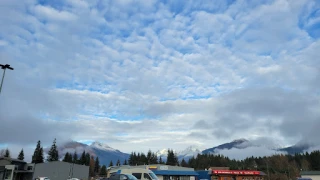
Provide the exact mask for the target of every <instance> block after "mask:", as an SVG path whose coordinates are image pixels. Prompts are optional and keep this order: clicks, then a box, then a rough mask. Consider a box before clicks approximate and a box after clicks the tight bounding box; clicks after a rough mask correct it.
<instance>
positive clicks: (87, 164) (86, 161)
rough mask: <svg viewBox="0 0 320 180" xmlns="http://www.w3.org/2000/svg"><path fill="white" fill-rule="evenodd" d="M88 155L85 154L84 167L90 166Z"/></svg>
mask: <svg viewBox="0 0 320 180" xmlns="http://www.w3.org/2000/svg"><path fill="white" fill-rule="evenodd" d="M90 159H91V158H90V154H89V153H86V157H85V163H84V164H85V165H86V166H89V165H90Z"/></svg>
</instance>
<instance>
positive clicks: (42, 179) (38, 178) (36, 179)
mask: <svg viewBox="0 0 320 180" xmlns="http://www.w3.org/2000/svg"><path fill="white" fill-rule="evenodd" d="M35 180H50V179H49V178H48V177H37V178H35Z"/></svg>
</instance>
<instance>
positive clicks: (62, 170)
mask: <svg viewBox="0 0 320 180" xmlns="http://www.w3.org/2000/svg"><path fill="white" fill-rule="evenodd" d="M41 176H42V177H48V178H50V180H62V179H68V178H69V177H75V178H79V179H83V180H87V179H88V178H89V166H84V165H77V164H72V163H66V162H61V161H56V162H48V163H40V164H36V165H35V167H34V173H33V179H34V178H36V177H41Z"/></svg>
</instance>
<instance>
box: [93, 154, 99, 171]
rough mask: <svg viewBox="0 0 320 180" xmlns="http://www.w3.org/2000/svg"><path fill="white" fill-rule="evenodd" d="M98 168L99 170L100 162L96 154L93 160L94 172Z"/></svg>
mask: <svg viewBox="0 0 320 180" xmlns="http://www.w3.org/2000/svg"><path fill="white" fill-rule="evenodd" d="M99 170H100V162H99V158H98V156H97V157H96V160H95V164H94V172H95V173H96V174H98V173H99Z"/></svg>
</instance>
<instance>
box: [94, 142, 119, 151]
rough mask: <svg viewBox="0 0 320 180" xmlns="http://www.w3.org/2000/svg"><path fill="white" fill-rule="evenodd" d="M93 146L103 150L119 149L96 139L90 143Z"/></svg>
mask: <svg viewBox="0 0 320 180" xmlns="http://www.w3.org/2000/svg"><path fill="white" fill-rule="evenodd" d="M90 147H91V148H95V149H99V150H103V151H118V150H117V149H114V148H112V147H110V146H108V145H107V144H103V143H101V142H98V141H95V142H93V143H92V144H91V145H90Z"/></svg>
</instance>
